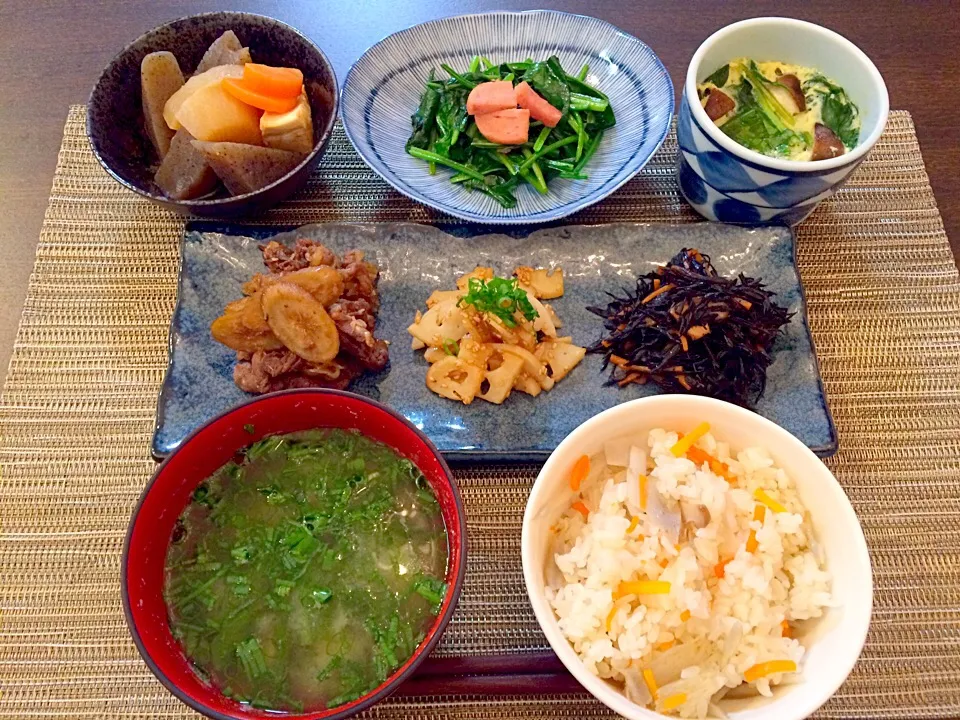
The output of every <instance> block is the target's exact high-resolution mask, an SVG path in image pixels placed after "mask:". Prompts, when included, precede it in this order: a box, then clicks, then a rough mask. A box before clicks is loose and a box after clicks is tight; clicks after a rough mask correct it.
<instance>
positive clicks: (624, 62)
mask: <svg viewBox="0 0 960 720" xmlns="http://www.w3.org/2000/svg"><path fill="white" fill-rule="evenodd" d="M475 55H483V56H485V57H487V58H489V59H490V60H492V61H494V62H497V63H500V62H511V61H518V60H524V59H525V58H528V57H530V58H533V59H534V60H544V59H546V58H548V57H550V56H551V55H557V56H558V57H559V58H560V62H561V63H562V64H563V66H564V68H566V70H567V72H570V73H576V72H577V71H578V70H579V69H580V68H581V67H582V66H583V65H584V64H587V65H589V66H590V73H589V75H588V76H587V82H589V83H590V84H591V85H593V86H594V87H596V88H598V89H599V90H601V91H602V92H604V93H606V94H607V95H608V96H609V98H610V102H611V104H612V106H613V110H614V113H615V114H616V118H617V124H616V127H613V128H611V129H610V130H607V132H606V133H605V134H604V138H603V142H602V143H601V145H600V148H599V149H598V151H597V154H596V155H595V156H594V157H593V158H592V159H591V160H590V162H589V163H588V164H587V166H586V168H585V171H586V173H587V174H588V175H589V176H590V177H589V179H588V180H561V179H559V178H558V179H555V180H553V181H551V183H550V192H549V194H547V195H540V194H538V193H537V192H536V191H535V190H534V189H533V188H531V187H529V186H523V187H521V188H519V189H518V191H517V206H516V207H515V208H511V209H507V208H504V207H501V206H500V205H499V204H498V203H497V202H496V200H494V199H493V198H491V197H488V196H487V195H484V194H483V193H479V192H471V191H469V190H467V189H466V188H463V187H458V186H456V185H452V184H451V183H450V175H451V173H450V172H449V171H447V170H441V169H438V171H437V174H436V175H430V174H429V173H428V171H427V164H426V163H425V162H423V161H422V160H417V159H416V158H414V157H411V156H410V155H408V154H407V153H406V152H405V151H404V143H406V140H407V138H408V137H409V136H410V133H411V126H410V116H411V115H412V114H413V113H414V112H415V111H416V109H417V106H418V105H419V102H420V95H421V94H422V92H423V88H424V82H425V81H426V79H427V76H428V75H429V73H430V70H431V68H436V69H437V70H438V72H439V76H443V71H442V70H440V64H441V63H448V64H449V65H450V66H452V67H453V68H456V69H464V70H465V69H466V68H467V67H468V65H469V64H470V59H471V58H472V57H473V56H475ZM672 116H673V84H672V83H671V82H670V76H669V74H668V73H667V71H666V68H664V66H663V63H662V62H660V59H659V58H658V57H657V56H656V55H655V54H654V52H653V51H652V50H651V49H650V48H649V47H647V46H646V45H644V44H643V43H642V42H640V41H639V40H637V38H635V37H633V36H632V35H628V34H627V33H625V32H623V31H622V30H619V29H618V28H616V27H614V26H613V25H611V24H609V23H607V22H604V21H603V20H597V19H596V18H592V17H586V16H583V15H570V14H568V13H561V12H554V11H552V10H533V11H530V12H520V13H511V12H497V13H486V14H481V15H460V16H457V17H451V18H444V19H442V20H434V21H431V22H426V23H423V24H421V25H416V26H414V27H412V28H409V29H407V30H403V31H401V32H398V33H395V34H393V35H390V36H389V37H387V38H384V39H383V40H381V41H380V42H379V43H377V44H376V45H374V46H373V47H372V48H370V49H369V50H367V52H365V53H364V54H363V56H362V57H361V58H360V59H359V60H358V61H357V62H356V63H355V64H354V66H353V67H352V68H351V69H350V72H349V73H348V75H347V79H346V82H345V83H344V86H343V94H342V96H341V117H342V119H343V125H344V128H345V129H346V131H347V136H348V137H349V138H350V141H351V142H352V143H353V146H354V147H355V148H356V149H357V152H358V153H360V156H361V157H363V159H364V160H365V161H366V163H367V164H368V165H369V166H370V167H371V168H373V170H374V171H376V172H377V173H378V174H379V175H380V176H381V177H383V179H384V180H386V181H387V182H388V183H390V184H391V185H393V187H395V188H396V189H397V190H399V191H400V192H402V193H403V194H404V195H407V196H409V197H411V198H413V199H414V200H417V201H419V202H422V203H423V204H425V205H429V206H430V207H433V208H436V209H437V210H442V211H443V212H446V213H449V214H450V215H454V216H456V217H459V218H463V219H465V220H471V221H474V222H481V223H500V224H517V223H526V224H529V223H540V222H547V221H550V220H557V219H559V218H562V217H566V216H567V215H570V214H571V213H574V212H576V211H577V210H581V209H583V208H585V207H588V206H589V205H592V204H593V203H595V202H597V201H598V200H602V199H603V198H605V197H606V196H607V195H609V194H610V193H612V192H613V191H614V190H616V189H617V188H618V187H620V186H621V185H623V184H624V183H625V182H626V181H627V180H629V179H630V178H632V177H633V176H634V175H636V174H637V173H638V172H639V171H640V169H641V168H642V167H643V166H644V165H645V164H646V162H647V161H648V160H649V159H650V157H651V156H652V155H653V153H654V152H655V151H656V150H657V148H658V147H660V144H661V143H662V142H663V140H664V138H665V137H666V136H667V132H668V130H669V129H670V120H671V117H672Z"/></svg>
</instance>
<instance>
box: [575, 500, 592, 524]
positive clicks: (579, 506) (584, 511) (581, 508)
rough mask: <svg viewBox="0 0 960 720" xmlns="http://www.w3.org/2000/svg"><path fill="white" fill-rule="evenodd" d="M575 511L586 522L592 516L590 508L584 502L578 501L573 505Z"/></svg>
mask: <svg viewBox="0 0 960 720" xmlns="http://www.w3.org/2000/svg"><path fill="white" fill-rule="evenodd" d="M570 507H572V508H573V509H574V510H576V511H577V512H578V513H580V514H581V515H583V519H584V520H586V519H587V518H588V517H589V516H590V508H588V507H587V506H586V505H585V504H584V503H583V500H577V501H576V502H575V503H574V504H573V505H571V506H570Z"/></svg>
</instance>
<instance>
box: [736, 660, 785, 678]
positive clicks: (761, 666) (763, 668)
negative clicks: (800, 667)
mask: <svg viewBox="0 0 960 720" xmlns="http://www.w3.org/2000/svg"><path fill="white" fill-rule="evenodd" d="M796 671H797V664H796V663H795V662H794V661H793V660H768V661H767V662H762V663H757V664H756V665H754V666H753V667H749V668H747V671H746V672H745V673H743V679H744V680H746V681H747V682H748V683H749V682H754V681H756V680H759V679H760V678H764V677H767V676H768V675H776V674H777V673H788V672H796Z"/></svg>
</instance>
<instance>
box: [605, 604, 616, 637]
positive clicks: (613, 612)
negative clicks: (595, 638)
mask: <svg viewBox="0 0 960 720" xmlns="http://www.w3.org/2000/svg"><path fill="white" fill-rule="evenodd" d="M616 614H617V606H616V605H614V606H613V607H612V608H610V612H609V613H607V620H606V622H605V623H604V626H605V627H606V628H607V632H610V627H611V626H612V625H613V618H614V616H616Z"/></svg>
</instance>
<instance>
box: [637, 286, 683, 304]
mask: <svg viewBox="0 0 960 720" xmlns="http://www.w3.org/2000/svg"><path fill="white" fill-rule="evenodd" d="M674 287H675V286H674V284H673V283H667V284H666V285H664V286H662V287H659V288H657V289H656V290H654V291H653V292H652V293H650V294H649V295H647V296H646V297H645V298H644V299H643V300H641V301H640V304H641V305H646V304H647V303H648V302H650V301H651V300H653V299H654V298H655V297H657V296H658V295H663V293H665V292H670V291H671V290H673V288H674Z"/></svg>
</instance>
